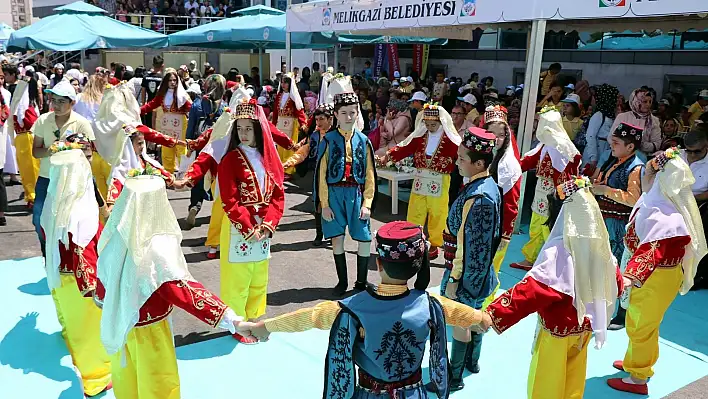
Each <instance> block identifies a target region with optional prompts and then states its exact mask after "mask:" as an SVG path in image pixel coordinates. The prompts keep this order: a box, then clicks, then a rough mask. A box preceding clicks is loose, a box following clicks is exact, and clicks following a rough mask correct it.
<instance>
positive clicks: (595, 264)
mask: <svg viewBox="0 0 708 399" xmlns="http://www.w3.org/2000/svg"><path fill="white" fill-rule="evenodd" d="M589 186H590V180H589V179H588V178H582V177H579V178H573V179H572V180H569V181H567V182H566V183H564V184H563V185H560V186H558V188H557V191H558V194H557V195H558V198H559V199H560V200H562V201H563V203H562V207H561V209H560V210H559V213H558V214H557V218H556V220H552V221H551V222H552V228H553V230H552V231H551V235H550V237H549V238H548V240H547V241H546V243H545V244H544V246H543V248H542V249H541V253H540V254H539V256H538V258H537V260H536V263H535V264H534V266H533V268H532V269H531V271H529V272H528V274H527V275H526V276H525V277H524V279H523V280H521V281H520V282H519V283H517V284H516V285H515V286H513V287H512V288H510V289H509V290H508V291H506V292H505V293H504V294H502V295H501V296H500V297H499V298H497V299H496V300H494V301H493V302H492V303H491V304H490V305H489V306H488V307H487V309H486V312H487V313H488V314H489V316H490V317H491V321H492V327H493V328H494V330H495V331H496V332H497V333H498V334H501V333H503V332H504V331H506V330H507V329H509V328H510V327H511V326H513V325H514V324H516V323H518V322H519V321H520V320H521V319H523V318H525V317H526V316H528V315H530V314H532V313H534V312H538V317H539V323H540V327H541V328H540V329H539V330H538V332H537V335H536V337H535V342H534V345H533V357H532V359H531V367H530V369H529V377H528V390H527V395H528V396H527V397H528V398H529V399H568V398H573V399H581V398H582V397H583V391H584V389H585V369H586V366H587V346H588V343H589V341H590V337H591V336H592V335H593V333H594V335H595V348H596V349H600V348H602V346H603V345H604V343H605V341H606V339H607V325H608V323H609V319H610V317H612V313H613V311H614V306H615V301H616V299H617V296H618V292H619V291H620V290H621V287H622V278H621V276H620V274H619V270H618V269H617V261H616V260H615V259H614V257H613V256H612V252H611V251H610V245H609V241H608V234H607V230H606V229H605V225H604V223H603V221H602V215H601V213H600V208H599V207H598V205H597V202H596V201H595V198H594V197H593V196H592V194H591V193H590V190H589V188H588V187H589ZM559 202H560V201H559ZM558 206H560V205H558ZM553 216H554V215H551V217H553Z"/></svg>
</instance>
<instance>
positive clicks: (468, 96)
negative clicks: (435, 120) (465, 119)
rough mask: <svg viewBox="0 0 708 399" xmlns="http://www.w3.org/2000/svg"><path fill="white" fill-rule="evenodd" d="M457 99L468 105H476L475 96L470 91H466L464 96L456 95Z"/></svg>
mask: <svg viewBox="0 0 708 399" xmlns="http://www.w3.org/2000/svg"><path fill="white" fill-rule="evenodd" d="M457 99H458V100H460V101H462V102H466V103H467V104H470V105H477V97H475V96H474V95H473V94H472V93H467V94H465V96H464V97H457Z"/></svg>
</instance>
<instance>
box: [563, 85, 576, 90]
mask: <svg viewBox="0 0 708 399" xmlns="http://www.w3.org/2000/svg"><path fill="white" fill-rule="evenodd" d="M565 88H566V89H570V90H575V85H574V84H572V83H568V86H566V87H565Z"/></svg>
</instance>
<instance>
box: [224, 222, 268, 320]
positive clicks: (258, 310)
mask: <svg viewBox="0 0 708 399" xmlns="http://www.w3.org/2000/svg"><path fill="white" fill-rule="evenodd" d="M230 240H231V222H230V221H229V218H228V217H226V216H224V217H223V222H222V225H221V252H220V259H219V262H220V266H221V267H220V269H221V300H223V301H224V303H226V304H227V305H229V307H230V308H231V309H233V310H234V312H236V314H237V315H239V316H241V317H243V318H244V319H245V320H253V319H256V318H258V317H261V316H263V315H264V314H265V310H266V293H267V292H268V264H269V263H270V259H264V260H262V261H258V262H238V263H231V262H229V242H230Z"/></svg>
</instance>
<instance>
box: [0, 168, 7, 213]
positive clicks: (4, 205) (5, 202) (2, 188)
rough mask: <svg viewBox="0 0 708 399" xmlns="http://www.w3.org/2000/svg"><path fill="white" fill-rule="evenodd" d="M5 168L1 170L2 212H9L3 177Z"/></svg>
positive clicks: (0, 198) (0, 199)
mask: <svg viewBox="0 0 708 399" xmlns="http://www.w3.org/2000/svg"><path fill="white" fill-rule="evenodd" d="M2 171H3V168H0V212H7V189H6V188H5V179H4V178H3V177H2V173H3V172H2Z"/></svg>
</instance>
